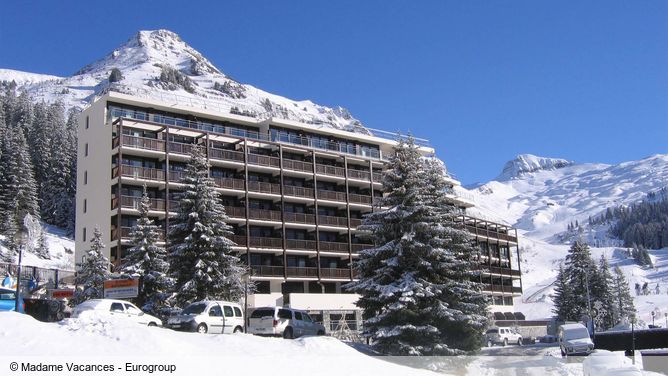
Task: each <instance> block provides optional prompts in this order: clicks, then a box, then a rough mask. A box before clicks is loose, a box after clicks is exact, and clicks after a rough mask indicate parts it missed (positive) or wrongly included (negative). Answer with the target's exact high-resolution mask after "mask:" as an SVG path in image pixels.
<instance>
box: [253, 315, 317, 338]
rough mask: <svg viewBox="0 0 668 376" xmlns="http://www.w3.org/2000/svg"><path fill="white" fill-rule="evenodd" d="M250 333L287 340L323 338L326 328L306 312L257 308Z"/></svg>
mask: <svg viewBox="0 0 668 376" xmlns="http://www.w3.org/2000/svg"><path fill="white" fill-rule="evenodd" d="M248 333H251V334H256V335H265V336H278V337H283V338H286V339H292V338H297V337H301V336H306V335H312V336H323V335H325V327H324V326H322V324H319V323H317V322H314V321H313V319H312V318H311V316H309V314H308V313H306V312H305V311H300V310H296V309H292V308H279V307H262V308H256V309H255V310H254V311H253V313H251V315H250V318H249V320H248Z"/></svg>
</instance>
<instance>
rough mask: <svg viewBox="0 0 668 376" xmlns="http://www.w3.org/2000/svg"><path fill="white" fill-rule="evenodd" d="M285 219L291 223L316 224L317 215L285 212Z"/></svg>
mask: <svg viewBox="0 0 668 376" xmlns="http://www.w3.org/2000/svg"><path fill="white" fill-rule="evenodd" d="M283 219H284V220H285V222H290V223H303V224H307V225H312V224H315V216H314V215H313V214H304V213H290V212H285V213H283Z"/></svg>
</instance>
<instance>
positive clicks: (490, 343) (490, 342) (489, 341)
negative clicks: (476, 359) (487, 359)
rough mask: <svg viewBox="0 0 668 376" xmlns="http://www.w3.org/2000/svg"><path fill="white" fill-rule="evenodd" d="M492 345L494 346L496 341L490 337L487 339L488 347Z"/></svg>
mask: <svg viewBox="0 0 668 376" xmlns="http://www.w3.org/2000/svg"><path fill="white" fill-rule="evenodd" d="M492 346H494V342H492V340H491V339H490V340H488V341H487V347H492Z"/></svg>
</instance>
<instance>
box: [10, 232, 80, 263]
mask: <svg viewBox="0 0 668 376" xmlns="http://www.w3.org/2000/svg"><path fill="white" fill-rule="evenodd" d="M42 226H43V229H44V231H45V237H46V244H47V246H48V248H49V254H50V256H51V258H50V259H43V258H40V257H38V256H37V255H35V254H33V253H30V252H24V253H23V259H22V265H26V266H36V267H39V268H45V269H61V270H74V240H73V239H72V238H70V237H68V236H67V233H66V232H65V230H63V229H60V228H58V227H55V226H50V225H46V224H44V223H42ZM0 239H3V240H4V236H0ZM5 252H8V250H7V248H5V247H3V246H0V253H5ZM15 261H17V260H15Z"/></svg>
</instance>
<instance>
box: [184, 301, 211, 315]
mask: <svg viewBox="0 0 668 376" xmlns="http://www.w3.org/2000/svg"><path fill="white" fill-rule="evenodd" d="M204 309H206V304H205V303H196V304H191V305H189V306H187V307H186V309H184V310H183V311H182V312H181V314H182V315H199V314H200V313H202V312H204Z"/></svg>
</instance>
